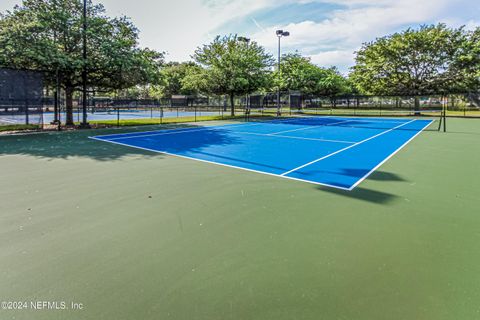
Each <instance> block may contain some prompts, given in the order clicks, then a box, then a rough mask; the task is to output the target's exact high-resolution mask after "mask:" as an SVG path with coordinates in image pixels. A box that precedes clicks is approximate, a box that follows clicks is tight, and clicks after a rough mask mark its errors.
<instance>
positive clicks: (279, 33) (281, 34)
mask: <svg viewBox="0 0 480 320" xmlns="http://www.w3.org/2000/svg"><path fill="white" fill-rule="evenodd" d="M276 34H277V37H278V76H280V39H281V38H282V37H288V36H289V35H290V32H288V31H283V30H277V31H276ZM280 115H281V112H280V84H279V85H278V90H277V117H279V116H280Z"/></svg>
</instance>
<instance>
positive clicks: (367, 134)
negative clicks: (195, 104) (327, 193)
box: [91, 117, 432, 190]
mask: <svg viewBox="0 0 480 320" xmlns="http://www.w3.org/2000/svg"><path fill="white" fill-rule="evenodd" d="M431 123H432V121H431V120H419V119H404V118H396V119H392V118H342V117H302V118H285V119H277V120H272V121H256V122H244V123H236V124H227V125H221V126H206V127H195V128H182V129H173V130H158V131H146V132H135V133H126V134H113V135H104V136H96V137H91V138H92V139H95V140H101V141H105V142H110V143H115V144H119V145H124V146H128V147H134V148H139V149H144V150H149V151H153V152H159V153H165V154H170V155H175V156H179V157H184V158H188V159H194V160H199V161H204V162H209V163H214V164H219V165H224V166H229V167H234V168H238V169H244V170H249V171H254V172H258V173H263V174H269V175H274V176H278V177H282V178H288V179H294V180H300V181H304V182H309V183H314V184H319V185H324V186H329V187H334V188H339V189H344V190H352V189H353V188H355V187H356V186H357V185H358V184H359V183H361V182H362V181H363V180H364V179H365V178H367V177H368V176H369V175H370V174H371V173H372V172H373V171H375V169H377V168H378V167H379V166H380V165H382V164H383V163H384V162H385V161H387V160H388V159H389V158H390V157H391V156H393V155H394V154H395V153H396V152H397V151H399V150H400V149H401V148H402V147H404V146H405V145H406V144H407V143H408V142H410V141H411V140H412V139H413V138H415V137H416V136H417V135H418V134H419V133H420V132H421V131H422V130H424V129H425V128H427V127H428V126H429V125H430V124H431Z"/></svg>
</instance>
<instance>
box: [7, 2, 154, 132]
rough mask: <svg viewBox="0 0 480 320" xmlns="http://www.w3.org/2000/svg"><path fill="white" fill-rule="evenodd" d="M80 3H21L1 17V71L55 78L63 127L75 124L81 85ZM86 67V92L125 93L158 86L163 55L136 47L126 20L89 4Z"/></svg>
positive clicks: (133, 32) (135, 32)
mask: <svg viewBox="0 0 480 320" xmlns="http://www.w3.org/2000/svg"><path fill="white" fill-rule="evenodd" d="M82 10H83V6H82V3H81V2H80V1H70V0H24V1H23V3H22V5H21V6H16V7H15V8H14V9H13V10H12V11H7V12H6V13H5V14H2V15H1V16H0V65H3V66H7V67H13V68H28V69H33V70H41V71H44V72H45V74H46V75H47V80H50V81H51V82H53V80H54V79H55V77H56V74H57V72H58V74H59V76H60V81H61V85H62V86H63V88H64V89H65V93H66V98H67V99H66V103H67V124H73V116H72V98H73V92H74V91H75V90H77V89H78V88H79V86H80V85H81V73H82V70H83V66H84V63H85V62H84V60H83V57H82V24H83V17H82ZM87 25H88V32H87V50H88V58H87V61H86V67H87V73H88V86H89V87H93V88H99V89H104V90H117V89H124V88H128V87H131V86H134V85H137V84H146V83H155V82H157V81H158V80H159V73H158V67H159V65H160V64H161V63H162V61H163V54H162V53H158V52H155V51H153V50H149V49H141V48H139V47H138V43H137V40H138V30H137V29H136V28H135V26H134V25H133V24H132V23H131V21H130V20H129V19H128V18H126V17H120V18H110V17H107V16H106V15H105V9H104V7H103V6H102V5H99V4H97V5H93V4H92V2H91V1H90V0H89V3H88V17H87Z"/></svg>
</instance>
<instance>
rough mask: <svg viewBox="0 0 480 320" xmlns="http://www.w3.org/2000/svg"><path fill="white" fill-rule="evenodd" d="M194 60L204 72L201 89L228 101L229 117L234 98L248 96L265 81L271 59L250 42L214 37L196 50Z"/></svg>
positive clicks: (254, 43) (233, 38)
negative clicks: (229, 106)
mask: <svg viewBox="0 0 480 320" xmlns="http://www.w3.org/2000/svg"><path fill="white" fill-rule="evenodd" d="M193 58H194V60H195V61H196V62H197V63H199V64H200V65H201V66H203V67H204V68H205V73H204V77H197V79H198V80H200V79H203V80H206V81H202V84H201V86H206V87H205V88H202V89H204V90H205V91H206V92H209V93H212V94H226V95H228V96H229V97H230V105H231V113H232V115H235V108H234V96H235V95H244V94H248V93H252V92H254V91H256V90H258V89H260V88H262V87H264V86H265V85H266V84H267V82H268V80H269V77H268V75H269V72H270V67H271V66H272V64H273V58H272V56H271V55H270V54H268V53H266V52H265V49H264V48H263V47H261V46H260V45H258V44H257V43H256V42H254V41H252V42H250V43H248V42H245V41H241V40H240V39H239V38H238V37H237V36H236V35H231V36H225V37H220V36H218V37H216V38H215V39H214V40H213V41H212V42H211V43H209V44H206V45H204V46H203V47H199V48H197V50H196V51H195V54H194V55H193Z"/></svg>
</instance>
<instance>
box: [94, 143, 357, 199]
mask: <svg viewBox="0 0 480 320" xmlns="http://www.w3.org/2000/svg"><path fill="white" fill-rule="evenodd" d="M88 138H89V139H92V140H96V141H102V142H109V143H112V144H117V145H121V146H125V147H130V148H135V149H140V150H145V151H150V152H154V153H162V154H167V155H169V156H173V157H178V158H183V159H189V160H195V161H199V162H204V163H209V164H215V165H218V166H223V167H227V168H234V169H240V170H244V171H249V172H254V173H260V174H264V175H268V176H273V177H277V178H278V177H279V178H284V179H288V180H295V181H301V182H306V183H310V184H314V185H320V186H325V187H330V188H335V189H341V190H344V191H351V190H350V189H348V188H345V187H341V186H336V185H332V184H328V183H322V182H315V181H310V180H304V179H299V178H293V177H286V176H281V175H279V174H276V173H270V172H264V171H259V170H254V169H247V168H242V167H238V166H234V165H230V164H224V163H220V162H214V161H209V160H203V159H198V158H193V157H189V156H183V155H179V154H175V153H171V152H166V151H162V150H155V149H150V148H144V147H139V146H134V145H131V144H127V143H121V142H117V141H112V140H104V139H100V138H97V137H88Z"/></svg>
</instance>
